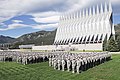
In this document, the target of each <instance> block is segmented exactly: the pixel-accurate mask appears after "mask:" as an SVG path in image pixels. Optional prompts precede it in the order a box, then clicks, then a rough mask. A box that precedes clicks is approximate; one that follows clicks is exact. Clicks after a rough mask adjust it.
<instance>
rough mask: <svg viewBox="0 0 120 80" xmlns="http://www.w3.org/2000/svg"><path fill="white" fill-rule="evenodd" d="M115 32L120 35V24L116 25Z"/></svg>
mask: <svg viewBox="0 0 120 80" xmlns="http://www.w3.org/2000/svg"><path fill="white" fill-rule="evenodd" d="M115 33H116V35H120V24H117V25H115Z"/></svg>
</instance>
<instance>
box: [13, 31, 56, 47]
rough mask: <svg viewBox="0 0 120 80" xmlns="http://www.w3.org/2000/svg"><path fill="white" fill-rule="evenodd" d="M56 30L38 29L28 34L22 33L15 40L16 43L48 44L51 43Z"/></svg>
mask: <svg viewBox="0 0 120 80" xmlns="http://www.w3.org/2000/svg"><path fill="white" fill-rule="evenodd" d="M55 34H56V30H54V31H38V32H34V33H30V34H25V35H22V36H21V37H19V38H17V39H16V40H15V43H16V44H18V43H19V44H35V45H50V44H53V42H54V38H55Z"/></svg>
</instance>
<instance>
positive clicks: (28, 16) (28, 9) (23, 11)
mask: <svg viewBox="0 0 120 80" xmlns="http://www.w3.org/2000/svg"><path fill="white" fill-rule="evenodd" d="M103 2H109V0H0V5H1V6H0V35H5V36H11V37H15V38H17V37H19V36H21V35H23V34H27V33H31V32H36V31H40V30H49V31H50V30H54V29H56V28H57V27H58V22H59V16H60V15H61V14H62V13H64V12H69V11H74V10H76V9H82V8H87V7H89V6H90V7H92V5H93V4H95V5H96V4H98V5H99V3H103ZM110 2H111V3H112V7H113V14H114V15H113V21H114V24H118V23H120V9H119V8H120V0H110Z"/></svg>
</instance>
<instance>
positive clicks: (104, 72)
mask: <svg viewBox="0 0 120 80" xmlns="http://www.w3.org/2000/svg"><path fill="white" fill-rule="evenodd" d="M119 74H120V55H118V54H116V55H112V60H111V61H109V62H106V63H104V64H101V65H99V66H96V67H94V68H91V69H89V70H87V71H84V72H82V73H80V74H72V73H71V72H67V71H65V72H63V71H58V70H54V69H53V68H52V67H49V66H48V62H43V63H38V64H29V65H22V64H17V63H15V62H5V63H4V62H0V80H120V76H119Z"/></svg>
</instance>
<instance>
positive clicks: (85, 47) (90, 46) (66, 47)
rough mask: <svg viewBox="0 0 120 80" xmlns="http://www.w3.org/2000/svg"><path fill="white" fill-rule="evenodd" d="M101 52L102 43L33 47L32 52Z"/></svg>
mask: <svg viewBox="0 0 120 80" xmlns="http://www.w3.org/2000/svg"><path fill="white" fill-rule="evenodd" d="M70 49H74V50H102V43H97V44H76V45H58V46H56V45H45V46H33V47H32V50H66V51H68V50H70Z"/></svg>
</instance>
